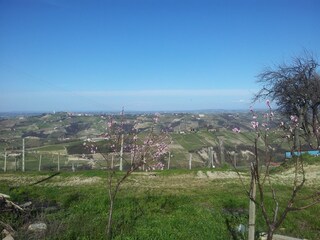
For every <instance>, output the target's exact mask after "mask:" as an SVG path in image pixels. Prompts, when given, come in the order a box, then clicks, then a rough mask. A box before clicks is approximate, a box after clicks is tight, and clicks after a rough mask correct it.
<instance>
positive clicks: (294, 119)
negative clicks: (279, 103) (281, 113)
mask: <svg viewBox="0 0 320 240" xmlns="http://www.w3.org/2000/svg"><path fill="white" fill-rule="evenodd" d="M290 120H291V121H292V122H294V123H297V122H298V117H297V116H296V115H291V116H290Z"/></svg>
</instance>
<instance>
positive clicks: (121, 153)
mask: <svg viewBox="0 0 320 240" xmlns="http://www.w3.org/2000/svg"><path fill="white" fill-rule="evenodd" d="M122 157H123V134H122V135H121V148H120V167H119V170H120V171H122V169H123V168H122Z"/></svg>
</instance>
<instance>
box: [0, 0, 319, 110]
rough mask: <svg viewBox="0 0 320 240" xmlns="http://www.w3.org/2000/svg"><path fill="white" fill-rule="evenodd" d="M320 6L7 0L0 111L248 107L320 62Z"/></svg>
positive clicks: (0, 3)
mask: <svg viewBox="0 0 320 240" xmlns="http://www.w3.org/2000/svg"><path fill="white" fill-rule="evenodd" d="M319 10H320V1H318V0H300V1H298V0H265V1H264V0H250V1H249V0H242V1H240V0H234V1H231V0H221V1H217V0H105V1H102V0H101V1H94V0H77V1H74V0H0V89H1V94H0V111H53V110H56V111H87V110H92V111H94V110H102V111H110V110H119V109H121V108H122V107H124V108H125V109H127V110H148V111H149V110H155V111H160V110H194V109H221V108H225V109H248V108H249V106H250V101H251V99H252V96H253V94H254V93H255V92H256V91H257V90H258V89H259V87H260V86H259V85H258V84H257V83H256V76H257V75H258V74H259V72H261V71H262V70H263V69H264V68H265V67H267V66H272V65H274V64H278V63H282V62H284V61H287V60H290V59H291V57H293V56H296V55H299V54H301V53H302V52H303V51H304V49H307V50H309V51H312V52H313V53H314V54H315V55H316V56H317V57H318V59H319V56H320V49H319V43H320V32H319V23H320V14H319Z"/></svg>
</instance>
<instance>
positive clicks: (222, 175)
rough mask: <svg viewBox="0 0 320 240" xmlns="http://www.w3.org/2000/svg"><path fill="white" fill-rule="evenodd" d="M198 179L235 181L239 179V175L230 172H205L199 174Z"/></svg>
mask: <svg viewBox="0 0 320 240" xmlns="http://www.w3.org/2000/svg"><path fill="white" fill-rule="evenodd" d="M196 177H197V178H200V179H204V178H209V179H234V178H239V176H238V174H237V173H236V172H232V171H228V172H220V171H213V172H211V171H207V172H206V173H204V172H203V171H198V172H197V176H196Z"/></svg>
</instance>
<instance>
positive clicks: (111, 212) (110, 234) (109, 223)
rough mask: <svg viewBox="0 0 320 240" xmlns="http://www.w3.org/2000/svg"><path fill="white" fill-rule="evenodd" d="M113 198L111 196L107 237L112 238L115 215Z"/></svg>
mask: <svg viewBox="0 0 320 240" xmlns="http://www.w3.org/2000/svg"><path fill="white" fill-rule="evenodd" d="M113 203H114V201H113V198H110V205H109V217H108V224H107V239H108V240H109V239H112V215H113Z"/></svg>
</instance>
